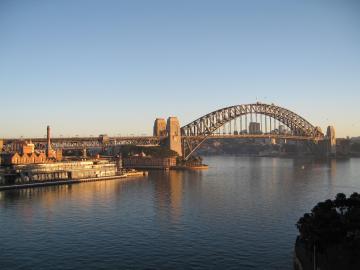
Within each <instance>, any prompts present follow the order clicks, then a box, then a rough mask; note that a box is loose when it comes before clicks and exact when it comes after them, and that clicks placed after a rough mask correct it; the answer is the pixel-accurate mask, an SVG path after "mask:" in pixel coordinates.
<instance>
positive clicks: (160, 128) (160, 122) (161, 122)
mask: <svg viewBox="0 0 360 270" xmlns="http://www.w3.org/2000/svg"><path fill="white" fill-rule="evenodd" d="M153 135H154V136H156V137H160V136H166V121H165V119H163V118H156V120H155V122H154V133H153Z"/></svg>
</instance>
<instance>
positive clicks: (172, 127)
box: [166, 117, 182, 156]
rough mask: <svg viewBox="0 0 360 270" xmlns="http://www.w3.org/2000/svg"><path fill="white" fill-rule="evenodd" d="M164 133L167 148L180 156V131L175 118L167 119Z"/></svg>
mask: <svg viewBox="0 0 360 270" xmlns="http://www.w3.org/2000/svg"><path fill="white" fill-rule="evenodd" d="M166 131H167V134H168V139H167V146H168V147H169V149H170V150H173V151H175V152H177V153H178V154H179V156H182V147H181V131H180V124H179V120H178V119H177V117H169V118H168V120H167V125H166Z"/></svg>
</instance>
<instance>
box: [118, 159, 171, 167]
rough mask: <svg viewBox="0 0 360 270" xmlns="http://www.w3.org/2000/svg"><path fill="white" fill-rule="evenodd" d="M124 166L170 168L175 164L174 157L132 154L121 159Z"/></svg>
mask: <svg viewBox="0 0 360 270" xmlns="http://www.w3.org/2000/svg"><path fill="white" fill-rule="evenodd" d="M123 165H124V168H131V169H137V168H142V169H170V168H171V167H174V166H176V158H174V157H167V158H155V157H150V156H132V157H128V158H124V159H123Z"/></svg>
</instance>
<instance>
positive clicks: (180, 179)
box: [0, 157, 360, 270]
mask: <svg viewBox="0 0 360 270" xmlns="http://www.w3.org/2000/svg"><path fill="white" fill-rule="evenodd" d="M205 162H206V163H207V164H209V165H210V167H209V170H207V171H170V172H163V171H152V172H150V173H149V176H148V177H145V178H138V179H128V180H120V181H118V180H115V181H103V182H93V183H82V184H76V185H65V186H56V187H43V188H33V189H24V190H16V191H6V192H0V220H1V227H0V238H1V239H2V241H0V249H1V250H2V252H3V253H2V254H1V255H0V261H1V263H2V264H1V267H2V270H3V269H24V268H26V269H39V268H42V269H47V268H49V262H51V264H52V265H53V266H54V268H55V269H75V268H76V269H90V268H92V269H94V268H97V269H100V268H102V269H127V268H132V269H146V268H153V269H158V268H164V269H188V268H197V269H209V268H214V269H215V268H216V269H220V268H221V269H239V268H241V269H290V268H291V265H292V250H293V246H292V245H293V243H294V239H295V237H296V234H297V231H296V228H295V225H294V224H295V223H296V221H297V220H298V218H299V217H300V216H302V215H303V213H304V212H306V211H309V210H310V209H311V208H312V207H313V206H314V205H315V204H316V203H317V202H318V201H321V200H324V199H327V198H332V197H334V196H335V194H336V193H338V192H344V193H345V194H350V193H352V192H354V191H358V192H359V191H360V181H359V179H360V160H358V159H352V160H350V161H336V160H330V161H329V162H320V161H316V160H311V159H279V158H245V157H208V158H207V159H206V160H205ZM74 250H81V252H73V251H74ZM1 256H2V257H1ZM4 258H5V259H4ZM139 258H141V259H139ZM6 263H7V264H6ZM6 266H11V267H6Z"/></svg>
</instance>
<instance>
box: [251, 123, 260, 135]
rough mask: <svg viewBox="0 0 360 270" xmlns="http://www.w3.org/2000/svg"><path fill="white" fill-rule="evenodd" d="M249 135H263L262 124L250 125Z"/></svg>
mask: <svg viewBox="0 0 360 270" xmlns="http://www.w3.org/2000/svg"><path fill="white" fill-rule="evenodd" d="M249 133H250V134H261V127H260V123H257V122H250V124H249Z"/></svg>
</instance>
